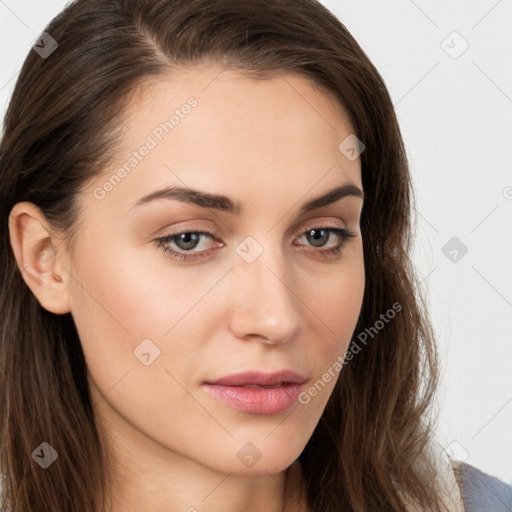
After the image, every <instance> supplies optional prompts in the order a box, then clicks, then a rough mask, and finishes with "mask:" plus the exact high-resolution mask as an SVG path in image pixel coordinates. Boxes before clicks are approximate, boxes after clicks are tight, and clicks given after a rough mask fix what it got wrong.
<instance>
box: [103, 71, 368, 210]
mask: <svg viewBox="0 0 512 512" xmlns="http://www.w3.org/2000/svg"><path fill="white" fill-rule="evenodd" d="M192 105H193V106H192ZM120 122H121V120H120ZM122 123H123V125H124V128H123V134H122V136H121V140H120V142H121V144H120V146H119V154H118V155H117V157H116V161H115V162H114V163H113V165H112V166H111V167H110V168H109V169H107V170H106V172H105V174H104V176H103V177H102V178H101V179H100V180H99V182H100V183H101V182H102V180H103V182H104V181H105V179H108V177H109V176H110V175H112V173H113V172H116V169H119V167H120V166H121V165H123V164H126V162H128V161H129V160H130V158H131V159H133V158H135V157H134V156H133V154H134V152H137V150H138V149H140V148H143V147H144V146H147V147H150V150H149V151H144V153H145V155H144V156H143V158H140V156H139V159H138V160H137V162H136V165H135V166H134V167H133V169H129V168H128V167H126V166H125V169H126V170H128V172H125V173H123V174H124V177H123V179H122V182H120V183H119V184H118V185H116V186H115V190H113V191H112V192H110V193H109V196H110V200H112V201H115V200H119V201H124V203H125V205H128V203H132V202H133V201H134V200H136V199H137V198H139V197H141V196H142V195H144V194H148V193H151V192H152V191H153V190H155V188H158V187H162V186H168V185H180V186H189V187H196V188H202V189H206V190H211V191H212V192H219V185H221V186H222V191H223V192H224V193H226V192H227V189H229V195H230V196H232V197H238V198H239V199H240V200H241V201H243V200H244V198H245V197H248V195H247V194H248V193H249V192H255V191H258V195H259V192H263V193H265V192H268V193H271V192H272V191H274V193H275V192H276V190H277V191H279V190H280V191H281V194H284V195H287V196H297V198H298V197H300V196H303V195H305V194H306V193H307V191H308V190H311V191H312V193H311V194H310V195H314V196H316V195H318V193H319V192H321V191H323V190H327V189H329V188H332V185H333V184H340V183H342V182H345V181H350V182H352V183H354V184H355V185H357V186H359V187H360V188H361V175H360V160H359V159H357V160H353V161H351V160H349V159H347V158H346V157H345V155H344V154H343V153H342V152H340V150H339V149H338V146H339V145H340V143H341V142H342V141H343V140H344V139H345V138H346V137H347V136H349V135H351V134H352V133H353V128H352V126H351V123H350V121H349V118H348V115H347V114H346V113H345V111H344V109H343V108H342V107H341V105H340V104H339V103H338V102H337V101H335V100H334V99H333V98H332V97H331V96H330V95H328V94H327V93H325V92H323V91H322V90H321V89H320V88H319V87H318V86H316V85H315V84H313V83H312V82H310V81H309V80H308V79H306V78H304V77H302V76H300V75H297V74H289V73H287V74H282V75H277V76H274V77H272V78H265V79H255V78H252V77H249V76H246V75H244V74H243V72H242V71H236V70H225V69H224V70H223V69H222V68H221V67H220V66H216V65H202V66H194V67H186V68H183V69H179V70H176V71H174V72H173V73H172V74H171V73H169V74H168V75H163V76H160V77H153V78H152V79H151V80H150V81H147V82H146V83H144V84H143V86H142V87H140V88H139V89H138V90H137V91H136V93H135V94H134V95H133V96H132V97H131V98H130V101H129V102H128V104H127V105H126V107H125V109H124V111H123V112H122ZM133 163H135V162H133ZM97 184H98V183H96V185H97ZM313 189H315V190H314V191H313ZM277 197H278V196H277V195H274V199H276V198H277ZM274 199H272V200H274Z"/></svg>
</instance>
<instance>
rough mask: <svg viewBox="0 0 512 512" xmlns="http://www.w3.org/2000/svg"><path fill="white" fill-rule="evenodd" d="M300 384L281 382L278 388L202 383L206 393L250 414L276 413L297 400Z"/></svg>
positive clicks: (300, 388)
mask: <svg viewBox="0 0 512 512" xmlns="http://www.w3.org/2000/svg"><path fill="white" fill-rule="evenodd" d="M302 386H303V385H302V384H296V383H290V384H283V385H282V386H279V387H278V388H245V387H242V386H221V385H219V384H203V388H204V389H205V391H207V392H208V393H212V394H213V395H215V396H216V397H217V398H218V399H219V400H222V401H223V402H225V403H227V404H228V405H230V406H231V407H234V408H235V409H238V410H240V411H244V412H249V413H252V414H278V413H280V412H282V411H284V410H286V409H288V408H289V407H291V406H292V405H293V404H294V403H295V402H297V400H298V398H299V395H300V392H301V390H302Z"/></svg>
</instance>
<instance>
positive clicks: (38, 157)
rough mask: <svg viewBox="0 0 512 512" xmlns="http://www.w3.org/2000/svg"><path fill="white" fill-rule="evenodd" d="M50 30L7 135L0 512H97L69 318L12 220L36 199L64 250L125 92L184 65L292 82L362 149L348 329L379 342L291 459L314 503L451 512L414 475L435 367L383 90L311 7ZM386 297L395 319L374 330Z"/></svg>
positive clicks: (216, 11)
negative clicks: (49, 460)
mask: <svg viewBox="0 0 512 512" xmlns="http://www.w3.org/2000/svg"><path fill="white" fill-rule="evenodd" d="M45 32H47V33H48V34H49V35H50V36H51V37H52V38H53V39H54V40H55V41H56V42H57V44H58V47H57V48H55V49H54V51H53V53H52V54H50V55H46V56H45V58H43V57H42V56H41V55H40V54H38V53H37V52H36V51H30V53H29V55H28V56H27V58H26V60H25V62H24V65H23V68H22V70H21V73H20V75H19V77H18V80H17V83H16V86H15V89H14V93H13V95H12V99H11V101H10V104H9V106H8V110H7V114H6V118H5V124H4V136H3V140H2V142H1V155H0V180H1V184H2V185H1V192H0V214H1V220H2V222H1V223H0V240H1V243H0V251H1V252H0V258H1V259H0V282H1V284H2V289H1V292H0V322H1V324H0V326H1V327H0V332H1V334H0V336H1V339H0V361H1V381H0V407H1V410H2V417H1V420H0V421H1V422H0V473H1V474H2V475H3V489H2V495H1V496H0V508H5V509H7V510H11V509H12V510H16V511H17V512H34V511H36V510H37V511H41V512H44V511H51V512H64V511H74V512H75V511H83V512H98V511H99V510H101V511H102V510H104V507H105V501H104V499H105V492H106V491H105V489H106V488H107V486H106V484H105V481H106V477H107V475H108V471H109V466H108V463H107V459H106V453H105V451H104V450H103V449H102V445H101V438H100V436H99V434H98V432H99V425H98V422H97V421H98V420H97V419H96V418H95V417H94V414H93V409H92V406H91V401H90V394H89V390H88V386H87V378H86V376H87V368H86V364H85V359H84V355H83V352H82V348H81V345H80V340H79V337H78V334H77V331H76V329H75V325H74V323H73V320H72V317H71V315H70V314H63V315H56V314H52V313H50V312H48V311H46V310H45V309H43V308H42V307H41V305H40V304H39V303H38V301H37V300H36V298H35V297H34V295H33V294H32V293H31V291H30V289H29V288H28V287H27V285H26V284H25V283H24V281H23V278H22V275H21V272H22V271H21V270H20V269H19V268H18V266H17V263H16V260H15V258H14V255H13V252H12V250H11V247H10V242H9V233H8V217H9V213H10V210H11V209H12V207H13V206H14V205H15V204H16V203H17V202H20V201H30V202H33V203H35V204H36V205H37V206H38V207H39V208H41V210H42V212H43V213H44V215H45V217H46V219H47V221H48V222H49V223H50V225H51V226H53V227H55V228H56V229H58V230H62V231H63V232H65V233H67V234H68V235H69V237H70V240H72V238H73V236H75V235H76V234H77V225H78V223H77V220H78V219H79V211H78V209H77V206H76V197H77V193H78V192H79V191H80V189H81V187H83V186H84V185H85V184H86V183H87V182H88V181H89V180H90V179H92V178H94V177H95V176H97V175H98V174H99V173H101V172H102V169H105V167H106V166H107V165H109V164H110V163H111V162H112V158H113V156H114V155H115V150H116V144H117V142H118V140H119V133H120V132H119V131H118V127H119V125H120V124H121V123H120V121H119V116H120V115H121V114H122V111H123V108H124V107H125V106H126V105H127V103H128V102H129V100H130V98H131V95H132V93H134V92H136V91H137V90H138V88H140V86H141V85H142V84H143V83H144V81H145V80H148V79H154V78H158V76H159V75H162V74H164V73H169V72H171V73H179V69H180V65H191V64H192V65H193V64H196V63H201V62H213V63H220V64H221V65H222V66H223V67H225V68H231V69H235V70H242V71H243V72H244V73H246V74H249V75H251V76H253V77H255V78H263V79H264V78H265V77H270V76H274V75H275V74H276V73H286V72H294V73H299V74H301V75H302V76H303V77H306V78H308V79H309V80H310V81H311V82H312V83H313V84H315V85H317V86H319V87H320V88H321V90H322V91H324V92H325V93H326V94H329V95H331V96H332V97H334V98H335V99H336V100H337V101H338V103H339V105H340V106H342V108H344V109H345V110H346V112H347V113H348V114H349V117H350V120H351V123H352V127H353V129H354V133H355V134H356V135H357V137H358V138H359V139H360V140H361V141H363V143H364V144H365V146H366V149H365V151H364V152H363V153H362V154H361V166H362V167H361V169H362V184H363V188H364V193H365V203H364V207H363V210H362V214H361V232H362V240H363V249H364V265H365V275H366V288H365V293H364V300H363V305H362V309H361V313H360V316H359V319H358V323H357V326H356V329H355V331H354V336H355V335H358V334H359V333H362V332H367V334H368V333H370V332H371V333H372V336H371V337H367V341H366V342H365V344H364V346H361V345H362V344H361V337H359V341H358V339H357V338H354V339H353V340H352V342H351V345H350V347H349V352H352V354H353V357H352V359H351V360H350V361H348V362H347V364H345V365H344V366H343V369H342V371H341V374H340V377H339V380H338V382H337V383H336V386H335V388H334V391H333V392H332V394H331V396H330V398H329V401H328V403H327V406H326V408H325V410H324V413H323V415H322V417H321V419H320V421H319V423H318V425H317V428H316V429H315V431H314V433H313V435H312V437H311V439H310V440H309V442H308V443H307V445H306V447H305V449H304V451H303V452H302V453H301V455H300V457H299V459H300V462H301V466H302V471H303V478H304V484H305V489H306V490H307V499H308V506H309V508H310V510H311V511H314V512H334V511H341V510H343V511H372V512H373V511H375V510H379V511H394V512H398V511H402V512H403V511H405V510H406V506H405V497H406V496H407V497H408V499H409V500H410V502H412V503H416V504H417V505H418V507H419V509H421V510H423V511H427V510H428V511H436V512H437V511H441V510H444V509H443V507H442V503H441V501H442V500H441V497H440V494H439V492H438V490H437V489H436V486H435V485H434V476H435V470H434V469H433V468H432V469H431V471H427V469H426V468H427V467H430V466H428V465H427V466H425V464H420V462H421V461H424V459H425V458H426V455H425V454H426V451H427V445H428V443H429V441H430V438H431V436H432V432H433V427H434V425H433V424H434V420H433V419H432V418H433V415H432V412H431V408H430V407H429V402H430V401H431V400H432V398H433V397H434V390H435V388H436V384H437V372H438V367H437V354H436V348H435V345H434V336H433V331H432V327H431V325H430V323H429V320H428V317H427V314H426V303H425V300H424V299H423V298H422V297H421V293H420V292H421V290H420V289H419V288H418V280H417V277H416V274H415V270H414V268H413V266H412V263H411V261H410V259H409V257H408V254H409V251H410V249H411V240H412V225H413V224H412V221H413V220H414V219H413V218H412V214H413V202H412V200H413V190H412V187H411V180H410V174H409V169H408V163H407V158H406V153H405V150H404V146H403V141H402V137H401V134H400V130H399V126H398V122H397V119H396V115H395V112H394V109H393V104H392V101H391V98H390V96H389V93H388V91H387V89H386V86H385V84H384V81H383V79H382V77H381V76H380V74H379V73H378V71H377V70H376V68H375V67H374V66H373V65H372V63H371V62H370V60H369V59H368V57H367V56H366V55H365V53H364V52H363V50H362V49H361V47H360V46H359V45H358V44H357V42H356V41H355V40H354V38H353V37H352V36H351V35H350V33H349V32H348V31H347V29H346V28H345V27H344V25H343V24H342V23H341V22H340V21H339V20H338V19H337V18H336V17H335V16H334V15H333V14H332V13H330V12H329V11H328V10H327V9H326V8H325V7H323V6H322V5H321V4H320V3H318V2H317V1H316V0H272V1H269V0H244V1H243V2H240V1H239V0H77V1H75V2H73V3H72V4H70V5H69V6H68V7H67V8H66V9H65V10H64V11H63V12H62V13H61V14H60V15H58V16H57V17H56V18H55V19H54V20H53V21H52V22H51V23H50V24H49V25H48V26H47V27H46V29H45ZM340 142H341V141H340ZM394 304H398V305H400V306H401V309H400V312H397V313H396V315H395V316H394V318H393V319H392V320H389V321H388V322H387V323H386V325H385V327H383V328H376V327H375V326H376V325H378V324H377V322H379V321H381V323H382V315H383V314H384V313H385V312H386V311H388V310H389V309H390V308H392V307H393V305H394ZM371 328H373V331H371ZM365 330H366V331H365ZM356 346H357V347H359V350H357V349H356V348H355V347H356ZM356 352H357V353H356ZM42 442H48V443H49V444H50V445H51V446H52V447H53V448H54V449H55V450H56V451H57V453H58V454H59V457H58V463H54V464H52V465H51V466H50V467H49V468H48V469H47V470H46V471H41V470H40V467H39V466H38V465H37V464H36V463H35V461H34V460H33V458H32V456H31V454H32V453H33V451H34V450H35V449H36V448H37V447H38V446H39V445H40V444H41V443H42Z"/></svg>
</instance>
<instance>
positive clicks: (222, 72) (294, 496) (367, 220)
mask: <svg viewBox="0 0 512 512" xmlns="http://www.w3.org/2000/svg"><path fill="white" fill-rule="evenodd" d="M34 50H35V51H34V52H31V53H30V55H29V56H28V57H27V60H26V62H25V64H24V66H23V69H22V71H21V74H20V77H19V79H18V82H17V84H16V87H15V90H14V94H13V97H12V100H11V102H10V104H9V108H8V111H7V115H6V119H5V127H4V138H3V140H2V143H1V156H0V172H1V180H2V192H1V194H2V196H1V208H2V210H1V213H2V219H3V220H4V222H2V224H1V230H2V231H1V239H2V253H1V257H2V266H1V267H2V276H1V278H2V282H3V284H4V286H3V291H2V297H1V299H0V318H1V319H2V329H1V332H2V338H1V355H2V362H3V365H2V377H1V379H2V380H1V384H2V386H1V391H0V397H1V398H0V402H1V406H2V411H3V417H2V423H1V447H2V448H1V450H2V451H1V454H2V455H1V459H0V460H1V463H0V464H1V473H2V474H3V475H4V486H3V495H2V502H1V503H0V507H3V508H6V509H9V510H11V509H12V510H16V511H20V512H21V511H23V512H25V511H26V512H28V511H35V510H37V511H47V510H48V511H50V510H51V511H64V510H80V511H87V512H98V511H101V512H104V511H107V510H113V511H132V510H133V511H135V510H136V511H140V510H151V511H158V512H160V511H164V510H165V511H171V512H174V511H178V510H180V511H181V510H188V511H189V512H192V511H203V510H205V511H210V512H213V511H217V510H223V511H233V512H234V511H239V510H244V511H260V510H265V511H269V510H271V511H287V512H290V511H315V512H320V511H321V512H325V511H349V510H351V511H375V510H379V511H397V512H398V511H406V510H407V511H409V510H422V511H436V512H440V511H448V510H449V511H456V510H464V509H463V502H462V498H461V494H460V492H459V487H458V486H457V481H456V476H455V473H454V468H455V469H457V471H458V473H457V474H458V475H459V481H460V471H461V470H462V469H463V467H464V466H461V465H458V464H455V463H453V466H454V468H452V465H451V464H450V461H449V460H448V458H447V457H445V456H443V452H442V448H441V447H437V445H436V443H435V442H434V441H433V434H432V432H433V428H434V421H433V415H432V412H431V409H430V405H431V401H432V399H433V397H434V392H435V387H436V382H437V372H438V368H437V361H436V350H435V344H434V340H433V335H432V330H431V327H430V324H429V322H428V318H427V315H426V313H425V306H424V302H423V299H422V298H421V295H420V294H419V290H418V289H417V288H416V285H417V281H416V275H415V273H414V269H413V267H412V264H411V262H410V260H409V258H408V253H409V249H410V244H411V219H410V214H411V211H412V190H411V183H410V176H409V171H408V167H407V160H406V156H405V151H404V148H403V143H402V138H401V135H400V131H399V127H398V124H397V120H396V117H395V113H394V111H393V106H392V102H391V100H390V97H389V94H388V91H387V89H386V87H385V85H384V83H383V81H382V78H381V77H380V75H379V73H378V72H377V70H376V69H375V67H374V66H373V65H372V64H371V62H370V61H369V60H368V58H367V57H366V55H365V54H364V53H363V51H362V50H361V48H360V47H359V46H358V44H357V43H356V42H355V41H354V39H353V38H352V37H351V35H350V34H349V33H348V32H347V30H346V29H345V27H344V26H343V25H342V24H341V23H340V22H339V21H338V20H337V19H336V18H335V17H334V16H333V15H332V14H331V13H330V12H329V11H328V10H327V9H325V8H324V7H322V6H321V5H320V4H319V3H317V2H316V1H315V0H301V1H297V0H278V1H273V2H266V1H264V0H250V1H246V2H239V1H237V0H215V1H212V0H153V1H150V0H139V1H134V0H116V1H112V0H87V1H86V0H77V1H75V2H74V3H72V4H71V5H70V6H69V7H67V8H66V10H65V11H64V12H63V13H62V14H61V15H59V16H58V17H57V18H55V19H54V20H53V21H52V22H51V23H50V25H49V26H48V27H47V29H46V31H45V33H44V34H43V36H42V37H41V40H40V41H39V42H38V43H37V44H36V46H35V47H34Z"/></svg>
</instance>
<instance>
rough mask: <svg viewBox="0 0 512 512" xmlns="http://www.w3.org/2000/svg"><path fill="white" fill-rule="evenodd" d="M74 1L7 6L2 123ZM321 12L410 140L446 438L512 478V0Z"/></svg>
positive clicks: (1, 8) (2, 12)
mask: <svg viewBox="0 0 512 512" xmlns="http://www.w3.org/2000/svg"><path fill="white" fill-rule="evenodd" d="M269 1H270V0H269ZM66 3H67V2H65V1H62V0H52V1H48V0H45V1H44V2H41V1H35V0H0V34H1V36H0V38H1V46H0V114H1V115H2V119H3V113H4V112H5V107H6V104H7V101H8V98H9V96H10V94H11V92H12V89H13V87H14V83H15V80H16V77H17V74H18V72H19V69H20V67H21V64H22V61H23V60H24V58H25V55H26V54H27V52H28V51H30V48H31V46H32V45H33V44H34V43H35V41H36V39H37V37H38V35H39V34H40V33H41V32H42V31H43V30H44V27H45V25H46V23H47V22H48V21H50V19H52V18H53V17H54V16H55V15H56V14H57V13H58V12H60V10H61V9H62V8H63V7H64V6H65V5H66ZM322 3H324V5H326V6H327V7H329V9H331V10H332V11H333V12H334V13H335V14H336V15H337V16H338V17H339V18H340V19H341V21H342V22H343V23H344V24H345V26H346V27H347V28H348V29H349V31H350V32H351V33H352V34H353V35H354V37H355V38H356V39H357V41H358V42H359V44H360V45H361V46H362V47H363V49H364V50H365V51H366V53H367V54H368V56H369V57H370V59H371V60H372V61H373V62H374V64H375V65H376V67H377V68H378V70H379V71H380V73H381V74H382V76H383V77H384V79H385V81H386V83H387V85H388V88H389V90H390V93H391V96H392V98H393V101H394V103H395V107H396V110H397V114H398V117H399V121H400V125H401V128H402V133H403V136H404V139H405V143H406V147H407V151H408V156H409V159H410V164H411V170H412V172H413V177H414V183H415V190H416V199H417V212H418V225H417V243H416V248H415V252H414V254H413V255H412V256H413V260H414V262H415V263H416V265H417V268H418V270H419V272H420V274H421V276H422V278H423V282H422V285H421V286H422V287H424V290H425V291H426V293H427V294H428V297H429V303H430V310H431V314H432V320H433V323H434V327H435V331H436V334H437V337H438V342H439V346H440V352H441V356H442V362H443V374H442V382H441V392H440V418H439V429H438V438H439V440H440V442H441V444H442V445H443V446H444V447H447V449H448V450H449V451H450V452H452V453H454V454H455V456H456V457H457V458H459V459H465V460H467V462H469V463H471V464H473V465H475V466H477V467H479V468H480V469H482V470H484V471H486V472H488V473H490V474H493V475H496V476H498V477H499V478H501V479H502V480H504V481H506V482H508V483H512V357H511V356H512V272H511V270H510V266H511V263H512V164H511V160H510V148H511V147H512V123H511V119H512V30H511V28H512V0H500V1H496V0H481V1H477V0H472V1H464V2H462V1H449V2H446V1H441V0H436V1H430V2H427V1H420V0H417V1H413V0H393V1H387V2H379V1H378V0H372V1H369V0H364V1H361V0H358V1H357V2H356V1H354V0H352V1H345V0H323V2H322ZM454 32H457V33H458V34H454ZM443 41H444V42H443ZM466 45H469V47H468V48H467V50H466V51H465V52H464V53H461V52H462V50H464V48H465V46H466ZM459 54H460V55H459ZM453 237H456V240H454V241H452V242H451V244H454V245H450V244H449V245H448V246H446V248H445V249H444V252H443V247H445V245H446V244H447V243H448V242H449V241H450V240H451V239H452V238H453ZM462 244H464V246H465V247H467V253H466V254H464V255H462V252H463V251H462V250H461V248H463V245H462ZM454 251H455V252H454ZM445 253H446V255H445ZM452 260H456V261H452Z"/></svg>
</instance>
